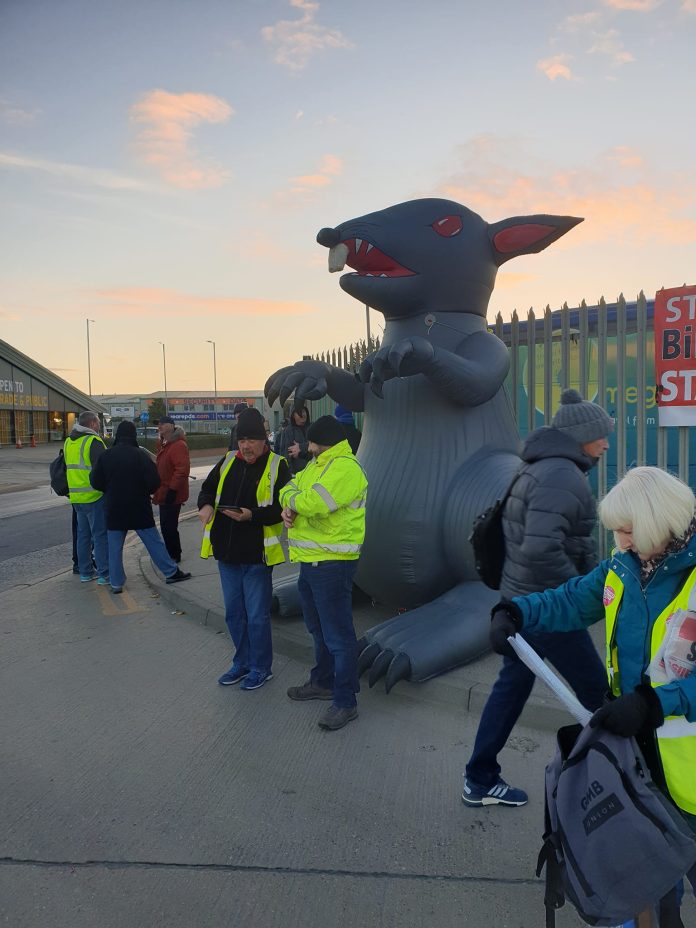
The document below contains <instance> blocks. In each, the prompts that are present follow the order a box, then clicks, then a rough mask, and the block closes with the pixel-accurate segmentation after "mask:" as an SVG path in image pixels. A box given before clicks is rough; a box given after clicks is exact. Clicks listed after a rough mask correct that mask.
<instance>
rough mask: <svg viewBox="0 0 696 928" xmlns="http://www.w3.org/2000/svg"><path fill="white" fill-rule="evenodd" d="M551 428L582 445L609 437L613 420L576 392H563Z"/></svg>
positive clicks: (600, 408)
mask: <svg viewBox="0 0 696 928" xmlns="http://www.w3.org/2000/svg"><path fill="white" fill-rule="evenodd" d="M551 426H552V428H554V429H558V430H559V431H560V432H564V433H565V434H566V435H570V437H571V438H574V439H575V440H576V441H577V442H578V443H579V444H581V445H584V444H587V442H590V441H597V439H599V438H606V437H607V435H610V434H611V433H612V432H613V431H614V420H613V419H612V418H611V416H609V415H608V414H607V412H606V411H605V410H604V409H602V407H601V406H598V405H597V404H596V403H591V402H590V401H589V400H584V399H583V398H582V397H581V396H580V394H579V393H578V391H577V390H564V391H563V393H562V394H561V405H560V406H559V407H558V412H557V413H556V415H555V416H554V417H553V421H552V422H551Z"/></svg>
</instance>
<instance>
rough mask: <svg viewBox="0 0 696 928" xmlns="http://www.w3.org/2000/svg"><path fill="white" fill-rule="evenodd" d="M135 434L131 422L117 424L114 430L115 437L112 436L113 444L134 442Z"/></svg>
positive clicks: (125, 421)
mask: <svg viewBox="0 0 696 928" xmlns="http://www.w3.org/2000/svg"><path fill="white" fill-rule="evenodd" d="M136 435H137V432H136V430H135V426H134V425H133V423H132V422H128V421H127V420H124V421H123V422H119V425H118V428H117V429H116V435H115V436H114V443H115V442H117V441H118V442H135V441H136Z"/></svg>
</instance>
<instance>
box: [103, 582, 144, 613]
mask: <svg viewBox="0 0 696 928" xmlns="http://www.w3.org/2000/svg"><path fill="white" fill-rule="evenodd" d="M96 590H97V596H98V597H99V601H100V604H101V610H102V614H103V615H132V614H133V613H134V612H142V611H143V610H142V609H141V608H140V606H139V605H138V604H137V603H136V601H135V600H134V599H133V597H132V596H131V594H130V593H129V592H128V590H124V591H123V593H120V594H118V595H114V594H113V593H111V592H109V590H107V588H106V587H104V586H98V587H96ZM123 607H125V608H123Z"/></svg>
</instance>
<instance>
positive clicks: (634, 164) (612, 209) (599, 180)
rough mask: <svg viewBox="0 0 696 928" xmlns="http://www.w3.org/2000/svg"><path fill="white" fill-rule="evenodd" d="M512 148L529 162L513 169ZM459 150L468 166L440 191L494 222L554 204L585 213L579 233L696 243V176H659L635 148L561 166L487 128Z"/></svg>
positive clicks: (558, 210) (591, 237)
mask: <svg viewBox="0 0 696 928" xmlns="http://www.w3.org/2000/svg"><path fill="white" fill-rule="evenodd" d="M511 150H514V151H515V152H516V158H517V164H522V163H524V162H525V161H526V162H527V163H528V167H527V169H526V170H518V171H513V170H511V169H510V167H509V165H510V151H511ZM460 156H461V159H462V163H463V164H464V167H463V169H462V170H461V171H459V172H458V173H456V174H454V175H453V176H452V177H451V178H450V179H449V180H447V181H446V182H445V183H443V184H442V185H441V186H440V188H439V194H440V195H442V196H446V197H448V198H451V199H453V200H457V201H459V202H460V203H464V204H465V205H466V206H468V207H469V208H471V209H473V210H475V211H476V212H478V213H480V214H481V215H482V216H483V217H484V218H485V219H486V220H487V221H489V222H492V221H496V220H499V219H503V218H505V217H506V216H508V215H525V214H535V213H544V212H549V213H554V214H558V215H568V216H584V217H585V222H583V223H582V225H581V226H579V227H578V229H577V230H574V231H573V236H574V237H575V238H576V239H577V238H579V239H582V240H584V241H585V242H611V243H612V245H616V244H617V243H619V242H623V243H627V244H629V245H631V244H645V243H647V242H655V243H656V244H659V245H660V246H662V245H664V244H665V243H673V244H677V245H680V246H684V245H685V244H687V243H696V220H693V219H689V218H684V217H687V216H689V215H693V214H694V212H695V211H696V184H694V182H693V180H692V179H689V178H683V177H676V176H675V177H674V178H670V180H669V181H668V182H667V181H661V180H659V179H658V178H656V177H653V175H651V173H650V171H649V170H648V168H647V167H646V166H645V164H644V163H643V162H642V161H641V159H640V155H639V154H637V153H636V152H634V151H632V150H631V149H629V148H621V147H619V148H614V149H611V150H610V151H609V152H604V153H602V154H601V155H600V156H598V158H597V159H596V161H595V162H594V163H591V164H589V165H582V166H579V167H567V168H566V169H564V170H556V171H554V170H553V169H552V168H550V167H549V165H548V164H547V163H546V162H545V161H543V160H541V159H534V158H531V157H527V156H525V154H524V143H523V142H522V141H521V140H519V139H507V138H502V137H495V136H483V137H480V138H477V139H473V140H472V141H471V143H469V144H468V145H467V146H464V147H463V148H462V149H461V151H460ZM482 157H484V158H485V160H481V159H482ZM627 162H630V164H628V165H627ZM470 165H472V166H473V167H469V166H470ZM480 165H481V167H480ZM483 165H485V167H483ZM627 167H630V168H631V170H627ZM559 247H564V240H561V242H560V243H559Z"/></svg>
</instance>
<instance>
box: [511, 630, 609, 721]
mask: <svg viewBox="0 0 696 928" xmlns="http://www.w3.org/2000/svg"><path fill="white" fill-rule="evenodd" d="M508 643H509V644H510V645H511V646H512V648H513V649H514V651H515V653H516V654H517V656H518V657H519V659H520V660H521V661H523V663H525V664H526V665H527V667H529V669H530V670H531V671H532V673H533V674H535V675H536V676H537V677H538V678H539V679H540V680H542V681H543V682H544V683H545V684H546V685H547V686H548V688H549V689H550V690H551V692H552V693H553V695H554V696H555V697H556V698H557V699H559V700H560V702H561V703H562V704H563V705H564V706H565V707H566V709H567V710H568V711H569V712H570V714H571V715H572V716H573V718H575V719H577V721H578V722H580V724H581V725H587V723H588V722H589V721H590V719H591V718H592V713H591V712H590V711H589V710H588V709H586V708H585V707H584V706H583V705H582V703H580V702H579V701H578V699H577V698H576V696H575V695H574V694H573V693H572V692H571V690H569V689H568V687H567V686H566V685H565V683H564V682H563V680H561V678H560V677H559V676H558V675H557V674H555V673H554V672H553V670H551V668H550V667H549V666H548V665H547V664H545V663H544V661H543V660H542V659H541V658H540V657H539V655H538V654H537V653H536V651H535V650H534V649H533V648H531V647H530V646H529V645H528V644H527V642H526V641H525V640H524V638H522V637H521V636H520V635H511V636H510V637H509V638H508Z"/></svg>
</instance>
